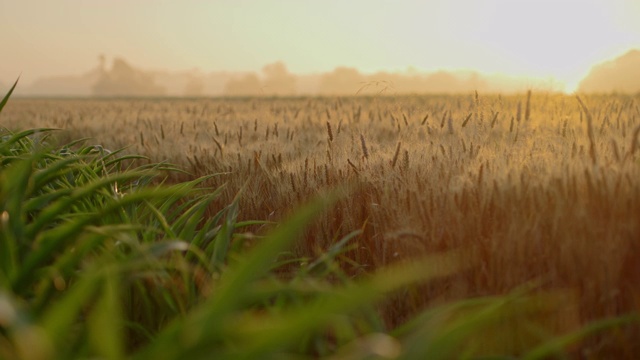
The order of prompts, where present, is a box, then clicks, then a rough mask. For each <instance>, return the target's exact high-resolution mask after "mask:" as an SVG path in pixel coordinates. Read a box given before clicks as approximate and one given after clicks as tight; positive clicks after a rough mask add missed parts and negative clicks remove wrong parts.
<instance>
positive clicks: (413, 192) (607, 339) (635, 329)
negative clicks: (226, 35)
mask: <svg viewBox="0 0 640 360" xmlns="http://www.w3.org/2000/svg"><path fill="white" fill-rule="evenodd" d="M638 104H640V98H639V97H637V96H636V97H630V96H622V95H610V96H604V95H603V96H582V97H581V98H577V97H574V96H566V95H558V94H545V93H535V92H534V93H533V94H532V93H531V92H529V93H527V94H521V95H511V96H500V95H484V94H477V93H475V94H465V95H456V96H423V97H418V96H405V97H392V96H373V97H346V98H331V97H327V98H238V99H109V100H74V99H12V100H10V101H9V103H8V104H7V106H6V107H5V108H4V110H3V112H2V114H1V115H0V124H1V125H2V126H3V127H5V128H7V129H10V130H12V131H17V130H24V129H31V128H56V129H62V130H63V131H60V132H54V133H53V134H52V135H53V136H54V137H55V138H56V141H57V142H59V143H62V144H64V143H66V142H70V141H73V140H76V139H81V138H90V140H87V141H86V142H85V143H86V144H88V145H93V144H100V145H101V146H102V147H103V148H102V149H109V150H111V151H115V150H117V149H121V148H124V151H123V154H141V155H144V156H146V157H147V158H148V159H150V160H141V162H142V163H143V164H144V163H147V162H151V163H158V162H166V163H170V164H174V165H175V166H176V167H178V168H180V169H183V170H185V172H170V173H169V174H168V175H167V177H166V178H164V180H163V182H164V183H165V184H166V185H171V184H180V183H183V182H185V181H190V180H193V179H196V178H200V177H202V176H206V175H210V174H217V175H215V176H213V177H210V178H206V180H203V184H206V186H207V187H208V188H211V189H220V193H219V194H218V196H217V197H215V199H212V200H211V202H210V203H209V204H208V205H207V208H206V209H205V210H203V212H202V213H200V215H199V216H200V217H201V218H202V222H201V224H200V225H202V224H203V223H205V222H206V219H210V218H212V217H214V216H215V215H216V214H217V211H218V209H221V208H224V207H226V206H227V205H228V204H237V211H238V212H237V221H238V222H246V221H253V220H256V221H257V220H260V221H262V220H266V221H270V222H271V221H272V222H277V223H280V222H282V221H284V219H285V218H286V217H287V216H288V215H289V214H291V213H292V212H294V213H295V211H294V210H295V209H301V208H302V206H303V205H304V204H305V203H307V202H308V201H310V200H311V199H314V198H317V197H318V196H320V197H323V196H324V195H325V194H328V193H331V191H332V189H338V191H337V192H338V193H339V195H338V196H337V200H336V202H335V205H333V206H331V207H328V210H327V211H326V212H325V213H324V214H323V215H318V216H314V217H313V221H311V222H310V223H309V225H308V226H306V227H305V230H304V234H303V236H302V239H301V241H298V242H296V243H295V245H294V246H293V247H292V248H290V251H289V252H287V253H285V254H281V255H280V259H281V261H283V263H285V264H284V265H283V266H280V267H279V268H278V269H277V270H276V271H275V273H276V274H277V277H280V278H288V277H290V276H292V275H291V273H295V272H296V271H298V270H296V269H298V268H300V267H305V266H307V265H308V264H309V263H313V262H314V259H318V258H322V256H324V255H326V254H327V253H331V254H333V256H335V260H334V261H332V262H331V266H332V267H333V268H332V269H330V270H327V271H328V272H327V274H328V275H326V280H327V281H329V282H330V283H339V282H340V281H343V280H340V279H342V277H344V279H346V280H345V281H356V282H357V281H359V280H360V279H362V278H366V277H367V276H368V275H369V274H373V273H377V272H378V271H380V270H382V269H387V268H389V267H393V266H394V265H396V266H397V265H398V264H405V263H415V262H420V261H422V260H420V259H424V258H425V257H427V258H428V257H429V256H440V255H442V256H446V255H451V254H457V258H458V259H462V264H458V265H457V266H456V270H455V271H451V272H450V273H449V272H447V271H444V270H443V271H444V272H445V273H446V274H445V275H443V276H440V277H438V278H437V279H435V280H433V281H429V282H426V283H424V284H422V285H411V286H406V287H403V288H401V289H400V291H399V292H395V293H394V294H393V295H391V296H390V297H389V298H387V300H385V301H384V302H382V303H381V304H380V305H378V306H377V307H376V310H375V313H376V314H377V316H378V317H379V321H380V322H381V324H382V325H380V326H381V329H401V326H402V325H403V324H406V323H407V322H410V321H411V320H412V319H415V318H417V316H418V315H417V314H421V313H422V312H423V311H424V310H425V309H433V308H438V307H441V306H443V305H447V304H456V303H460V302H463V301H469V300H470V299H476V298H477V299H486V298H495V299H503V300H504V299H508V298H510V297H512V296H515V297H518V296H520V295H521V296H522V297H523V298H526V299H529V300H531V301H530V302H527V303H526V304H528V305H522V306H520V305H518V306H517V308H518V309H519V310H518V311H515V312H516V313H517V314H516V315H513V314H512V315H510V316H509V315H506V314H507V313H508V312H507V313H501V315H500V316H499V317H500V319H502V320H501V321H500V324H499V325H495V324H494V325H492V326H493V328H492V329H493V330H491V331H488V332H486V334H491V336H487V338H486V339H485V338H482V335H477V336H478V337H480V340H478V339H477V338H476V341H478V342H481V343H482V344H483V346H485V347H486V348H487V349H489V350H486V349H485V350H486V351H488V352H489V353H493V352H492V351H495V352H497V353H503V352H504V353H508V354H516V355H518V354H523V353H525V352H526V350H527V349H531V348H534V347H535V346H536V345H538V344H540V343H543V342H545V341H548V340H549V339H559V338H561V336H563V335H564V334H576V331H577V332H580V331H581V329H585V328H587V327H588V326H589V324H597V322H598V321H601V320H603V319H619V318H620V317H625V316H629V314H631V315H633V314H636V313H637V312H638V310H640V288H638V285H637V284H639V283H640V267H639V266H638V262H637V261H638V259H639V258H640V242H639V241H640V149H638V147H639V146H640V144H639V141H640V139H638V137H639V133H640V107H639V105H638ZM35 136H36V137H37V136H38V134H37V133H36V134H35ZM333 191H334V194H335V190H333ZM269 228H271V226H270V225H269V224H265V223H259V224H258V223H254V224H248V225H247V226H246V228H245V230H246V231H245V232H243V233H242V236H241V238H243V239H248V240H249V243H248V245H247V246H248V247H254V246H257V245H256V244H259V243H260V241H259V239H260V238H261V237H262V236H263V235H264V234H265V233H266V230H267V229H269ZM357 230H359V231H357ZM354 231H357V232H356V233H354ZM350 236H353V238H350ZM341 239H347V240H348V241H347V240H345V241H344V242H342V241H341ZM337 244H339V246H336V245H337ZM335 249H337V250H339V251H337V252H335V253H332V250H335ZM443 266H444V265H443ZM445 268H446V266H445ZM514 294H519V295H514ZM514 301H515V300H514ZM532 303H533V305H531V304H532ZM465 311H469V312H470V313H471V310H469V309H466V310H461V312H458V313H456V314H457V315H449V316H450V317H452V318H455V316H459V317H465V316H467V315H465V314H466V313H465ZM470 313H469V314H470ZM468 317H469V318H471V317H472V315H468ZM443 321H444V320H443ZM447 321H453V320H451V319H449V320H447ZM445 322H446V321H445ZM523 324H524V325H523ZM0 325H1V324H0ZM483 331H485V330H483ZM365 333H366V332H365ZM423 335H424V334H423ZM425 336H426V335H425ZM335 337H338V338H339V336H337V335H335ZM399 337H401V336H399ZM330 338H331V339H333V342H332V341H328V343H329V344H333V345H336V344H337V345H340V344H339V343H340V341H337V340H335V339H334V336H330ZM638 338H640V327H639V326H638V324H637V323H636V322H634V323H632V324H626V325H624V326H622V325H621V326H618V325H612V326H608V327H606V329H604V330H602V331H599V332H597V333H595V334H591V335H589V336H584V337H582V336H580V339H579V340H578V339H576V340H575V341H572V345H571V346H569V347H564V346H558V348H559V349H562V351H566V352H567V353H568V354H569V356H572V357H581V358H590V357H593V358H601V357H602V356H605V355H607V356H613V357H616V358H633V357H635V356H638V355H639V354H640V343H639V342H638V341H637V340H638ZM334 342H335V343H336V344H334ZM465 344H467V345H468V344H469V343H465ZM326 346H329V345H326ZM329 347H330V346H329ZM481 348H482V346H481ZM496 349H497V350H496ZM314 351H315V352H312V353H315V354H316V355H318V354H319V355H326V353H324V352H323V350H318V349H315V350H314ZM327 351H329V350H327ZM445 358H446V356H445Z"/></svg>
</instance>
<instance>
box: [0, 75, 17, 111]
mask: <svg viewBox="0 0 640 360" xmlns="http://www.w3.org/2000/svg"><path fill="white" fill-rule="evenodd" d="M18 80H20V77H18V78H17V79H16V82H14V83H13V86H12V87H11V89H9V92H8V93H7V94H6V95H5V96H4V98H2V101H0V112H2V109H4V106H5V105H6V104H7V101H9V98H10V97H11V94H12V93H13V90H14V89H15V88H16V85H18Z"/></svg>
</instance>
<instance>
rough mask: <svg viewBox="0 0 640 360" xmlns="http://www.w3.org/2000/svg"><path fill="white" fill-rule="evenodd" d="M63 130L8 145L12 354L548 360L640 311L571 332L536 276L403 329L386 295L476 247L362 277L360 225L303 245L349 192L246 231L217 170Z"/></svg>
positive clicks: (407, 288)
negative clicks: (349, 259)
mask: <svg viewBox="0 0 640 360" xmlns="http://www.w3.org/2000/svg"><path fill="white" fill-rule="evenodd" d="M7 98H8V97H5V100H3V102H2V105H4V104H5V103H6V99H7ZM0 110H1V106H0ZM51 134H52V133H51V131H50V130H47V129H38V130H28V131H24V132H19V133H11V132H5V134H4V136H3V137H2V141H1V142H0V226H1V228H0V247H1V248H0V256H2V259H1V261H0V357H1V358H7V359H77V358H96V357H98V358H106V359H119V358H124V357H127V358H139V359H180V358H245V359H252V358H257V357H260V358H314V357H318V356H320V357H330V356H331V357H334V358H339V359H343V358H344V359H360V358H413V359H422V358H429V359H438V358H442V359H449V358H462V357H469V358H474V357H479V356H489V355H492V356H495V357H496V358H501V357H507V356H509V355H518V356H522V357H525V358H527V357H529V358H545V357H547V356H549V355H558V356H560V355H561V354H564V353H567V352H569V353H570V351H571V349H572V348H571V347H568V346H569V345H572V344H576V343H578V342H579V341H581V340H582V339H584V337H585V336H588V335H590V334H592V333H595V332H599V331H612V330H613V331H615V330H616V329H618V328H620V327H621V326H624V325H625V324H627V323H630V322H635V321H636V317H635V315H629V316H626V317H622V318H612V319H608V320H604V321H601V322H597V323H593V324H587V325H586V326H585V325H583V324H580V323H574V324H573V325H574V326H573V327H572V328H570V329H567V331H566V332H565V333H563V334H557V332H556V330H557V325H556V324H554V323H553V321H554V320H553V318H550V319H549V318H547V317H545V314H547V313H549V312H550V311H553V309H556V308H558V307H560V306H561V305H562V306H564V307H565V308H566V305H567V303H566V302H567V299H570V298H571V297H570V296H568V295H570V294H569V293H564V292H550V291H547V292H538V293H533V292H532V291H530V290H532V289H535V284H530V285H526V286H523V287H522V288H521V290H520V291H519V292H516V293H513V294H511V295H507V296H498V297H484V298H473V299H468V300H464V301H458V302H452V303H445V304H443V305H441V306H439V307H436V308H429V309H426V310H424V311H423V312H422V313H420V314H417V315H416V316H415V317H413V318H412V319H411V320H410V321H406V322H403V323H402V324H401V325H400V326H398V327H395V328H388V326H387V324H386V322H385V321H384V319H383V318H382V317H381V315H380V311H379V310H380V307H379V306H380V304H384V302H385V301H394V299H398V298H399V297H403V296H409V297H410V295H411V293H413V292H417V291H421V289H422V288H423V287H424V286H430V285H433V284H436V285H437V282H438V281H442V280H443V279H447V278H450V277H452V276H457V275H458V274H461V273H464V272H465V271H469V270H472V269H473V266H474V265H475V262H476V261H477V260H474V259H476V257H475V254H474V251H473V249H469V250H466V251H457V252H456V251H450V252H446V253H442V254H439V255H431V256H427V257H425V258H421V259H414V260H412V261H401V262H398V263H396V264H395V265H389V266H384V267H380V268H379V269H378V270H376V271H375V272H372V273H370V274H364V275H361V276H360V277H358V278H357V279H352V278H350V277H348V276H346V275H345V274H344V273H343V272H342V271H341V270H340V266H339V265H340V264H338V263H337V256H338V255H339V254H340V253H342V252H344V251H346V250H348V249H349V246H350V244H351V243H352V242H353V241H354V239H355V238H356V237H358V236H360V233H359V232H358V231H356V232H354V233H351V234H350V235H347V236H345V237H344V238H342V239H339V240H337V241H335V242H333V244H332V245H331V247H329V249H328V251H326V252H325V253H323V254H321V255H320V256H318V257H317V258H314V259H297V258H295V257H293V258H292V257H291V255H290V253H288V250H289V249H290V248H291V246H292V245H293V243H294V241H295V240H296V239H297V238H299V237H300V234H301V233H302V232H303V230H304V229H305V227H306V225H307V224H309V223H310V221H311V220H313V219H315V218H317V217H318V216H319V215H320V214H321V212H323V211H325V210H327V209H329V208H330V207H331V204H332V203H333V202H335V201H336V200H337V199H339V198H343V197H344V196H345V193H344V191H340V190H335V191H334V192H333V193H330V195H328V196H323V197H320V198H318V199H316V200H315V201H312V202H311V203H309V204H308V205H305V206H302V207H300V208H299V209H297V210H296V211H295V212H294V213H293V214H292V215H291V216H290V217H289V220H287V221H284V222H283V223H282V224H280V225H278V226H275V227H274V228H273V229H272V230H270V231H269V232H267V235H253V234H251V233H248V232H246V231H244V229H247V226H255V225H266V226H269V224H267V223H265V222H260V221H254V222H240V221H238V214H239V212H240V211H241V210H242V209H241V208H240V207H239V206H238V203H239V200H236V201H233V202H231V203H230V204H228V205H225V206H222V207H220V208H219V209H212V208H211V207H212V206H213V205H215V204H216V202H215V200H216V199H218V197H219V196H220V194H221V190H222V189H221V188H207V187H205V186H204V184H205V183H206V180H207V179H208V177H203V178H199V179H196V180H193V181H187V182H178V183H172V184H163V183H164V179H165V178H166V176H167V175H166V174H167V172H174V171H178V170H177V169H175V168H173V167H171V166H168V165H166V164H147V165H136V164H137V160H139V159H140V157H138V156H131V155H127V156H125V155H123V154H122V152H119V151H114V152H110V151H108V150H106V149H104V148H102V147H100V146H88V145H86V141H78V142H75V143H71V144H67V145H63V146H55V145H52V143H53V142H51V141H49V139H50V136H51ZM213 176H215V175H213ZM242 195H243V194H238V196H236V199H240V197H241V196H242ZM204 214H211V215H210V216H204ZM569 305H571V304H570V303H569ZM569 308H570V307H569ZM567 318H568V319H569V322H571V319H572V318H573V315H572V314H571V313H570V312H569V313H568V314H567Z"/></svg>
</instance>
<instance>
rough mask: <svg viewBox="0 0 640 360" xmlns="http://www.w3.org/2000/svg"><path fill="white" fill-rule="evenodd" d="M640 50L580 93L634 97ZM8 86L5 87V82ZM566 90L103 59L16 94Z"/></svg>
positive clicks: (429, 77)
mask: <svg viewBox="0 0 640 360" xmlns="http://www.w3.org/2000/svg"><path fill="white" fill-rule="evenodd" d="M639 69H640V51H639V50H630V51H629V52H627V53H625V54H624V55H622V56H620V57H618V58H615V59H613V60H610V61H607V62H605V63H602V64H597V65H595V66H594V67H593V68H592V69H591V71H590V72H589V74H588V75H587V76H586V77H585V78H583V79H582V80H581V81H580V83H579V86H578V88H577V91H578V92H581V93H611V92H619V93H631V94H632V93H635V92H638V91H640V70H639ZM0 86H1V87H0V89H5V88H6V87H7V85H6V84H4V85H3V84H0ZM529 89H535V90H537V91H550V92H558V91H563V86H562V84H560V83H558V82H556V81H554V80H552V79H549V80H540V79H537V80H536V79H533V78H517V77H513V76H505V75H486V74H481V73H479V72H476V71H470V70H466V71H445V70H441V71H435V72H421V71H418V70H417V69H415V68H409V69H407V70H405V71H401V72H376V73H371V74H367V73H362V72H360V71H359V70H358V69H356V68H351V67H338V68H335V69H334V70H333V71H330V72H326V73H318V74H294V73H292V72H290V71H289V70H288V68H287V65H286V64H285V63H284V62H281V61H278V62H274V63H271V64H267V65H265V66H264V67H263V68H262V69H261V70H260V71H256V72H228V71H219V72H208V73H207V72H203V71H201V70H187V71H181V72H170V71H158V70H147V69H144V68H142V67H139V66H136V65H133V64H131V63H130V62H128V61H127V60H126V59H124V58H120V57H116V58H114V59H112V61H111V62H110V63H107V60H106V59H105V57H104V56H101V57H100V58H99V64H98V65H97V66H95V67H94V68H93V69H91V70H89V71H87V72H85V73H82V74H71V75H68V76H57V77H43V78H39V79H37V80H36V81H35V82H33V83H32V84H22V85H21V87H19V88H18V90H17V94H19V95H25V96H81V97H85V96H97V97H101V96H172V97H175V96H178V97H180V96H186V97H199V96H300V95H306V96H309V95H323V96H327V95H359V94H362V95H365V94H366V95H372V94H375V95H379V94H382V95H402V94H455V93H468V92H472V91H482V92H485V93H505V94H509V93H518V92H520V93H522V92H525V91H527V90H529Z"/></svg>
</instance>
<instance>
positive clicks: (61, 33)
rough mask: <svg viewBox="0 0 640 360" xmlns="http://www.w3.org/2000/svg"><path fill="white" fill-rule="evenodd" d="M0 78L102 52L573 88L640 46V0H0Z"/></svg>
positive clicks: (141, 60) (218, 66)
mask: <svg viewBox="0 0 640 360" xmlns="http://www.w3.org/2000/svg"><path fill="white" fill-rule="evenodd" d="M0 33H1V34H2V39H3V40H2V45H1V46H0V82H3V83H5V84H7V83H10V82H12V81H13V80H14V79H15V78H16V77H17V76H18V75H20V74H22V75H21V76H22V77H21V79H22V80H21V81H24V82H27V83H29V82H31V81H34V80H35V79H37V78H38V77H41V76H56V75H70V74H79V73H83V72H86V71H88V70H89V69H91V68H94V67H95V66H97V64H98V57H99V55H100V54H104V55H105V56H107V58H112V57H116V56H119V57H123V58H126V59H127V60H128V61H129V62H131V63H132V64H135V65H136V66H139V67H142V68H145V69H153V70H168V71H181V70H192V69H200V70H201V71H204V72H210V71H259V70H260V69H261V68H262V67H263V66H264V65H266V64H269V63H273V62H275V61H283V62H284V63H285V64H286V65H287V67H288V69H289V70H290V71H291V72H293V73H318V72H326V71H331V70H332V69H334V68H336V67H338V66H348V67H354V68H357V69H358V70H360V71H362V72H365V73H366V72H375V71H407V70H408V69H415V70H419V71H436V70H441V69H443V70H462V69H465V70H466V69H469V70H476V71H479V72H482V73H487V74H495V73H500V74H505V75H510V76H527V77H536V78H543V79H552V78H553V79H554V80H556V81H559V82H561V83H564V84H566V88H565V90H572V88H573V87H575V86H576V85H577V83H578V82H579V80H580V79H581V78H583V77H584V76H585V75H586V74H587V73H588V71H589V69H590V68H591V67H592V66H593V65H594V64H596V63H599V62H602V61H605V60H608V59H611V58H614V57H616V56H619V55H622V54H623V53H625V52H626V51H628V50H629V49H631V48H640V0H432V1H409V0H395V1H393V0H349V1H345V0H322V1H314V0H209V1H205V0H56V1H51V0H19V1H18V0H0Z"/></svg>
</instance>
